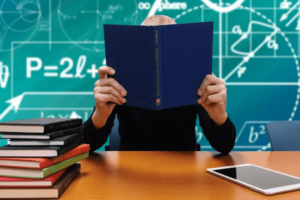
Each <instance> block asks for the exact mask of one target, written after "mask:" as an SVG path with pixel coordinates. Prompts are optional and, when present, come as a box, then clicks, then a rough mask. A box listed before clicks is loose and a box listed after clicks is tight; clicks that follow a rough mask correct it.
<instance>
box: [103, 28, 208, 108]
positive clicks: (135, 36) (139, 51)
mask: <svg viewBox="0 0 300 200" xmlns="http://www.w3.org/2000/svg"><path fill="white" fill-rule="evenodd" d="M104 38H105V52H106V63H107V66H110V67H112V68H114V69H115V70H116V73H115V75H113V76H108V77H113V78H114V79H116V80H117V81H118V82H119V83H120V84H121V85H122V86H123V87H124V88H125V89H126V90H127V96H126V97H125V98H126V100H127V101H126V103H125V104H123V105H127V106H132V107H139V108H146V109H151V110H161V109H167V108H174V107H179V106H188V105H196V104H197V99H198V98H199V96H198V94H197V90H198V88H199V87H200V85H201V83H202V81H203V79H204V77H205V76H206V75H207V74H211V73H212V42H213V22H199V23H188V24H172V25H159V26H135V25H109V24H105V25H104Z"/></svg>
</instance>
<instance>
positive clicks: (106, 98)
mask: <svg viewBox="0 0 300 200" xmlns="http://www.w3.org/2000/svg"><path fill="white" fill-rule="evenodd" d="M95 102H96V103H97V104H100V105H104V104H106V103H108V102H114V103H116V104H118V105H122V104H123V103H122V102H120V101H119V99H118V98H116V97H115V96H114V95H112V94H101V93H96V94H95Z"/></svg>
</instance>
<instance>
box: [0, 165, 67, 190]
mask: <svg viewBox="0 0 300 200" xmlns="http://www.w3.org/2000/svg"><path fill="white" fill-rule="evenodd" d="M67 169H69V168H65V169H62V170H60V171H59V172H57V173H55V174H52V175H51V176H48V177H47V178H44V179H29V178H13V177H3V176H0V187H17V188H19V187H25V188H27V187H51V186H53V185H54V183H55V182H56V181H57V180H58V179H59V178H60V177H61V176H62V175H63V174H64V173H65V172H66V171H67Z"/></svg>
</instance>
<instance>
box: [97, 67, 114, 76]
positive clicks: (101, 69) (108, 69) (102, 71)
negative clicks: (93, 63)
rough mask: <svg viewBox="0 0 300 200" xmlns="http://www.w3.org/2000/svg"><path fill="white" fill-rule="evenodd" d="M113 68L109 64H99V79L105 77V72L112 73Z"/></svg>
mask: <svg viewBox="0 0 300 200" xmlns="http://www.w3.org/2000/svg"><path fill="white" fill-rule="evenodd" d="M115 72H116V71H115V70H114V69H113V68H112V67H109V66H101V67H99V68H98V74H99V79H106V78H107V74H110V75H114V74H115Z"/></svg>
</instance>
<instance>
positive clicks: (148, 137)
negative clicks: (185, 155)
mask: <svg viewBox="0 0 300 200" xmlns="http://www.w3.org/2000/svg"><path fill="white" fill-rule="evenodd" d="M117 106H118V105H117ZM117 116H118V119H119V134H120V137H121V141H120V144H121V148H120V150H195V148H196V134H195V125H196V119H197V112H196V105H192V106H184V107H177V108H169V109H164V110H148V109H142V108H134V107H130V106H118V112H117Z"/></svg>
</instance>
